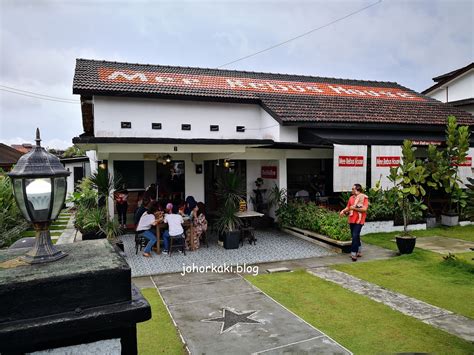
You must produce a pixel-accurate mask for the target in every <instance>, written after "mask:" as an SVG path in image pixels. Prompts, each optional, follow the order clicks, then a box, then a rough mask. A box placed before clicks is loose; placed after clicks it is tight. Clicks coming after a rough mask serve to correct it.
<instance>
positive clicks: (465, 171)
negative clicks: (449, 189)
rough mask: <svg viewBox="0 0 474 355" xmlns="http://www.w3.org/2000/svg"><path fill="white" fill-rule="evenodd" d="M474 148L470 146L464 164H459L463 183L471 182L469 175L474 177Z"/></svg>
mask: <svg viewBox="0 0 474 355" xmlns="http://www.w3.org/2000/svg"><path fill="white" fill-rule="evenodd" d="M473 160H474V148H469V152H468V153H467V157H466V161H465V162H464V163H462V164H459V178H460V179H461V180H462V182H463V184H467V183H469V181H468V180H467V178H468V177H470V178H474V172H473V171H472V169H473V168H474V162H473Z"/></svg>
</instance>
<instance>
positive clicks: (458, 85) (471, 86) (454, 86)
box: [448, 69, 474, 102]
mask: <svg viewBox="0 0 474 355" xmlns="http://www.w3.org/2000/svg"><path fill="white" fill-rule="evenodd" d="M473 97H474V69H473V70H470V71H469V72H467V73H466V74H464V75H463V76H461V77H459V78H456V79H455V80H453V81H452V82H451V83H449V88H448V101H449V102H451V101H457V100H464V99H470V98H473Z"/></svg>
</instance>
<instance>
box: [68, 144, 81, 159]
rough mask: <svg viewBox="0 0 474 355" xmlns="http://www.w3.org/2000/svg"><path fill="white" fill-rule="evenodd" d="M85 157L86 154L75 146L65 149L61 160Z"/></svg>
mask: <svg viewBox="0 0 474 355" xmlns="http://www.w3.org/2000/svg"><path fill="white" fill-rule="evenodd" d="M84 155H86V152H85V151H84V150H82V149H81V148H79V147H78V146H76V145H73V146H72V147H69V148H67V149H66V150H65V151H64V153H63V158H74V157H81V156H84Z"/></svg>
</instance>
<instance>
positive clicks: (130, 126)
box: [120, 122, 132, 128]
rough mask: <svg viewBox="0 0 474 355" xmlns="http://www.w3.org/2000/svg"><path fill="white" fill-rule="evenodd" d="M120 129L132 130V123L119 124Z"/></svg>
mask: <svg viewBox="0 0 474 355" xmlns="http://www.w3.org/2000/svg"><path fill="white" fill-rule="evenodd" d="M120 124H121V127H122V128H132V122H121V123H120Z"/></svg>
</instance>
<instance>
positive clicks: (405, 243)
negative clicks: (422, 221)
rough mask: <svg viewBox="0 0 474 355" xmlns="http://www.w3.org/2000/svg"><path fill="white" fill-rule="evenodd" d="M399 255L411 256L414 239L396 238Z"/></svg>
mask: <svg viewBox="0 0 474 355" xmlns="http://www.w3.org/2000/svg"><path fill="white" fill-rule="evenodd" d="M396 239H397V247H398V251H399V252H400V254H411V253H413V249H414V248H415V244H416V237H396Z"/></svg>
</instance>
